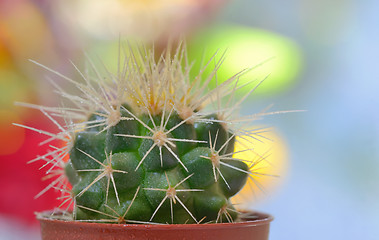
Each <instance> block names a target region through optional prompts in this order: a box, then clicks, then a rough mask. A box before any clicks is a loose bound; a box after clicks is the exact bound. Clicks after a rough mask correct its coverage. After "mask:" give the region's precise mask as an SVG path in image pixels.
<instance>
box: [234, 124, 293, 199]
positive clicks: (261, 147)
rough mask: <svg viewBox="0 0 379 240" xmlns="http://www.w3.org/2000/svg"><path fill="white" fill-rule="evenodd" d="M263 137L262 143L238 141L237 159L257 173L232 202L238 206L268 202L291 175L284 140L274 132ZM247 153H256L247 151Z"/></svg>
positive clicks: (243, 139)
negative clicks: (262, 201)
mask: <svg viewBox="0 0 379 240" xmlns="http://www.w3.org/2000/svg"><path fill="white" fill-rule="evenodd" d="M254 129H260V128H254ZM260 135H261V136H263V137H264V138H261V137H259V139H260V140H262V141H255V140H254V141H251V140H250V139H246V138H241V137H237V138H236V144H235V152H236V154H234V155H233V157H234V158H238V159H243V160H244V161H245V162H246V163H247V164H248V165H249V166H250V171H251V172H253V174H252V175H251V177H250V178H249V179H248V181H247V183H246V185H245V186H244V188H243V189H242V190H241V192H240V193H239V194H237V195H236V196H234V197H233V198H232V202H233V203H235V204H238V205H237V206H240V204H242V203H243V204H244V205H246V206H248V205H250V204H251V203H253V202H256V201H258V200H262V199H264V198H265V197H267V196H268V194H269V193H271V192H273V191H274V190H275V189H276V188H278V187H279V186H280V185H281V184H282V183H283V181H284V179H285V177H286V175H287V168H288V156H287V155H288V154H287V148H286V144H285V142H284V140H283V139H282V138H281V137H280V136H279V135H278V134H277V133H275V132H274V131H273V130H270V131H267V132H266V131H265V132H264V133H260ZM268 139H269V140H268ZM245 149H253V150H249V151H243V150H245ZM239 151H242V152H239Z"/></svg>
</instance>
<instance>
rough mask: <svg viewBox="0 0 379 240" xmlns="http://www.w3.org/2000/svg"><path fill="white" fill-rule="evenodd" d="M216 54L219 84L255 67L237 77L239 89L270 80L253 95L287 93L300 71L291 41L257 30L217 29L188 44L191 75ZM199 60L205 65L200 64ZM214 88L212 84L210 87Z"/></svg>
mask: <svg viewBox="0 0 379 240" xmlns="http://www.w3.org/2000/svg"><path fill="white" fill-rule="evenodd" d="M215 53H217V55H216V56H215V58H214V63H216V62H217V61H218V60H219V59H220V58H221V57H223V58H224V61H223V62H222V65H221V67H220V69H219V71H218V74H217V81H218V83H221V82H223V81H225V80H227V79H228V78H229V77H231V76H233V75H234V74H236V73H238V72H240V71H241V70H243V69H250V68H254V67H256V68H255V69H252V70H251V71H249V72H247V73H245V74H244V75H243V76H241V77H240V81H239V84H240V86H242V85H244V84H246V83H247V82H250V81H254V80H256V82H257V83H258V82H259V81H261V80H262V79H264V78H265V77H267V76H269V77H268V78H267V80H265V81H264V82H263V83H262V84H261V85H260V86H259V88H258V89H257V90H256V91H255V93H256V94H259V93H264V94H275V93H278V92H280V91H285V90H288V89H290V88H291V87H292V86H294V84H295V83H296V81H297V80H298V75H299V73H300V71H301V69H302V67H303V60H302V53H301V50H300V48H299V46H298V45H297V44H296V43H295V42H294V41H292V40H291V39H289V38H286V37H284V36H281V35H279V34H276V33H273V32H269V31H266V30H263V29H257V28H249V27H243V26H238V25H220V26H217V27H215V28H210V29H206V30H204V31H203V32H202V33H200V34H199V35H198V36H196V37H195V38H194V39H192V41H191V42H190V43H189V59H190V61H195V63H194V67H193V70H192V73H193V74H196V73H197V72H199V70H200V69H201V68H202V65H204V64H205V63H206V61H208V59H210V58H212V56H214V55H215ZM224 53H225V55H224ZM199 59H204V61H205V62H203V64H202V63H201V61H199ZM214 63H211V64H210V65H209V67H208V68H207V69H206V71H205V75H207V74H210V73H211V71H212V69H213V68H214V66H215V64H214ZM215 85H216V83H215V80H214V81H213V82H212V87H214V86H215ZM246 91H247V90H245V91H244V92H246Z"/></svg>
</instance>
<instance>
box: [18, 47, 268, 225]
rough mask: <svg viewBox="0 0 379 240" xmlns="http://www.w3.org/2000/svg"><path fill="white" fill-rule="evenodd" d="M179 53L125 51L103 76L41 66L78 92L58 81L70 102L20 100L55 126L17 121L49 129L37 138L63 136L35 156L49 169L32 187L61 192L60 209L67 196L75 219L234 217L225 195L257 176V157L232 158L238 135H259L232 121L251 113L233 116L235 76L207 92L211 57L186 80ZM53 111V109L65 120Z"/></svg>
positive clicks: (119, 220) (186, 69)
mask: <svg viewBox="0 0 379 240" xmlns="http://www.w3.org/2000/svg"><path fill="white" fill-rule="evenodd" d="M185 58H186V52H185V49H183V48H181V47H179V48H178V49H177V50H176V52H175V54H174V55H173V56H171V55H170V51H167V53H166V55H164V56H163V55H162V56H161V58H160V60H159V61H156V60H155V59H156V58H155V56H154V54H153V52H152V51H150V52H149V51H147V50H146V49H144V50H142V51H139V52H138V53H132V54H130V55H128V56H126V58H125V60H126V61H125V64H124V69H122V68H121V66H120V71H119V72H118V73H117V74H116V75H112V74H108V75H107V78H108V79H106V80H105V81H104V79H103V78H102V77H101V76H100V74H99V72H98V70H97V69H92V70H94V71H93V72H94V73H95V76H96V77H95V79H94V78H93V76H87V75H85V74H83V73H81V72H80V75H81V76H82V77H83V79H84V83H81V82H79V81H75V80H72V79H70V78H68V77H65V76H63V75H62V74H59V73H57V72H55V71H53V70H51V69H49V68H47V67H45V68H46V69H48V70H50V71H52V72H53V73H55V74H58V76H60V77H63V79H65V80H68V81H69V82H70V83H73V84H74V85H75V86H76V87H77V89H78V90H79V91H81V92H82V94H81V95H70V94H68V93H67V92H65V91H63V90H62V89H61V88H60V87H57V91H58V92H59V93H60V95H61V96H62V97H63V98H64V99H67V100H69V101H71V105H73V107H58V108H54V107H44V106H36V105H32V104H24V105H25V106H27V107H31V108H37V109H39V110H41V111H42V112H43V114H44V115H45V116H46V117H48V118H49V119H50V120H52V122H53V123H54V124H55V125H56V126H57V127H58V128H59V129H60V130H61V132H59V133H48V132H45V131H43V130H38V129H33V128H31V127H26V126H23V127H26V128H28V129H31V130H34V131H37V132H39V133H42V134H45V135H47V136H49V137H50V139H48V140H47V141H46V142H45V143H48V142H50V141H51V140H60V141H63V142H65V143H66V144H65V146H64V147H55V146H52V149H51V151H49V152H48V153H46V154H45V155H43V156H40V157H37V158H36V159H35V160H43V161H47V163H45V164H44V166H43V167H45V166H48V165H49V164H50V165H52V166H51V167H50V169H48V170H47V174H48V175H49V176H48V177H47V179H51V178H53V177H56V176H58V178H57V179H56V180H54V181H53V182H52V183H51V184H50V185H49V186H48V187H47V188H46V189H44V190H43V191H42V192H41V193H40V194H39V195H41V194H43V193H44V192H46V190H48V189H49V188H54V189H58V190H60V191H61V192H62V194H63V195H64V196H62V197H61V199H63V200H64V201H63V203H62V205H61V206H63V205H64V204H68V207H67V208H66V210H68V209H69V207H70V204H72V203H73V204H74V207H73V212H72V215H70V216H72V218H73V220H80V221H97V222H111V223H208V222H216V223H217V222H225V221H228V222H232V221H235V220H236V219H238V211H237V210H236V209H235V208H234V206H233V204H232V203H231V200H230V198H231V197H233V196H234V195H235V194H237V193H238V192H239V191H240V190H241V188H242V187H243V186H244V185H245V183H246V181H247V178H248V177H250V178H253V177H254V176H259V172H258V171H256V170H254V169H252V168H254V167H256V166H257V165H258V163H259V162H260V161H261V160H259V161H257V162H254V160H250V162H249V161H248V162H249V166H248V165H247V164H246V163H245V161H243V160H242V159H238V158H234V144H235V142H236V141H238V138H237V137H243V138H244V139H246V140H247V141H249V142H252V141H254V140H256V139H257V138H259V137H261V136H260V134H259V132H258V133H257V134H256V135H254V131H245V130H243V129H242V127H241V126H239V125H238V123H239V122H241V123H246V122H249V121H252V120H255V119H257V117H259V116H260V115H259V114H258V115H252V116H250V117H247V118H240V119H239V120H238V121H234V120H237V117H236V115H237V113H235V112H236V110H237V109H238V108H239V107H240V104H241V103H242V100H237V101H236V100H235V91H236V89H237V88H236V86H237V82H238V76H239V75H238V74H237V75H236V76H234V77H232V78H231V79H229V80H228V81H226V82H224V83H222V84H220V85H219V86H218V87H216V88H215V89H212V90H209V89H208V88H207V85H208V83H209V81H210V80H211V79H212V78H213V77H214V76H215V74H216V71H217V69H218V67H219V65H217V66H216V67H215V70H214V72H213V73H212V74H211V75H210V76H208V77H207V78H206V79H202V77H201V73H200V75H199V77H197V78H195V79H189V69H190V67H189V65H188V64H183V62H185V61H184V59H185ZM162 59H163V60H162ZM220 62H221V61H220ZM39 65H40V66H42V65H41V64H39ZM183 65H184V66H183ZM254 89H255V88H253V89H252V90H251V91H250V92H249V93H248V94H246V95H245V96H244V97H243V99H245V98H246V97H247V96H248V95H249V94H250V93H252V92H253V91H254ZM225 100H226V101H225ZM224 102H227V104H226V105H223V103H224ZM212 106H217V108H216V109H214V108H213V109H211V108H210V107H212ZM55 117H62V118H63V119H64V122H65V125H62V124H60V123H59V121H57V120H55ZM19 126H22V125H19ZM250 150H251V149H246V150H242V151H250ZM239 152H241V150H240V151H239ZM67 155H68V156H69V160H68V161H67V160H65V159H66V156H67ZM253 157H254V156H253ZM253 157H252V159H253ZM35 160H33V161H35ZM66 180H68V182H69V183H70V184H68V186H69V185H71V186H72V188H70V187H67V184H66V183H67V182H66ZM254 182H255V180H254ZM67 194H68V195H67ZM39 195H38V196H39ZM68 200H71V201H70V202H68ZM61 206H59V207H61Z"/></svg>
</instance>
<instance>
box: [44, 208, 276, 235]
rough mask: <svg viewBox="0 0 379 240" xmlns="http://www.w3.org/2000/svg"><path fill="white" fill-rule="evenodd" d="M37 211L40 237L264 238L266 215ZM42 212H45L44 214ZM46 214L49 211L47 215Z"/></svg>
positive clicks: (269, 219) (268, 218)
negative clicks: (69, 215) (116, 215)
mask: <svg viewBox="0 0 379 240" xmlns="http://www.w3.org/2000/svg"><path fill="white" fill-rule="evenodd" d="M43 216H44V214H39V216H38V217H37V218H38V219H39V221H40V223H41V233H42V240H66V239H67V240H73V239H75V240H87V239H88V240H89V239H90V240H100V239H104V240H105V239H124V240H125V239H134V240H140V239H149V240H173V239H175V240H182V239H183V240H195V239H196V240H201V239H204V240H213V239H214V240H216V239H217V240H223V239H228V240H230V239H233V240H267V239H268V234H269V227H270V222H271V221H272V220H273V218H272V217H271V216H270V215H267V214H263V213H257V212H248V214H246V216H247V217H245V218H244V219H243V221H241V222H238V223H217V224H172V225H142V224H141V225H138V224H107V223H88V222H78V221H64V220H56V219H49V218H47V217H43ZM45 216H46V214H45ZM47 216H49V215H47Z"/></svg>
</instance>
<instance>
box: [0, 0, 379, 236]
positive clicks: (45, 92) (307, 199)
mask: <svg viewBox="0 0 379 240" xmlns="http://www.w3.org/2000/svg"><path fill="white" fill-rule="evenodd" d="M378 13H379V2H378V1H369V0H368V1H357V0H355V1H354V0H350V1H349V0H345V1H342V0H336V1H326V0H319V1H315V0H305V1H304V0H303V1H286V2H285V3H284V2H283V1H279V0H271V1H263V0H254V1H250V0H229V1H223V0H206V1H205V0H162V1H155V0H144V1H137V0H108V1H104V0H77V1H74V0H66V1H63V0H57V1H47V0H34V1H32V0H1V1H0V134H1V137H0V189H1V193H0V239H7V240H8V239H32V240H33V239H39V226H38V222H37V221H36V220H35V218H34V214H33V212H35V211H42V210H46V209H52V208H53V207H54V206H58V205H59V202H57V201H56V200H55V198H56V196H57V193H55V192H54V191H49V192H47V193H45V194H43V196H41V197H39V198H38V199H34V196H36V195H37V194H38V193H39V192H40V191H41V190H42V189H43V188H44V187H45V186H47V185H48V184H49V181H41V178H42V177H43V175H44V171H39V170H38V168H39V167H40V166H41V165H40V164H38V163H34V164H29V165H27V164H26V162H27V161H28V160H31V159H33V158H34V157H35V156H36V155H38V154H42V153H44V151H46V147H47V146H40V147H38V143H39V142H41V141H43V140H44V139H46V138H45V137H44V136H42V135H41V134H38V133H35V132H33V131H29V130H24V129H22V128H18V127H16V126H12V125H11V124H12V123H15V122H16V123H20V124H25V125H28V126H32V127H35V128H42V129H44V130H47V131H54V130H55V127H54V125H53V124H52V123H51V122H50V121H49V119H47V118H46V117H44V115H43V114H41V113H40V112H38V111H36V110H30V109H26V108H22V107H18V106H15V105H14V102H15V101H18V102H29V103H35V104H42V105H48V106H56V105H58V104H59V99H57V97H56V95H54V93H53V86H52V85H51V84H50V83H49V81H48V80H47V78H46V76H49V77H51V78H53V79H54V81H56V82H58V84H60V85H61V86H62V87H65V83H64V82H61V80H60V79H58V78H56V77H54V76H52V75H51V74H49V73H48V72H46V70H43V69H41V68H40V67H38V66H36V65H35V64H33V63H31V62H30V61H29V59H33V60H35V61H37V62H40V63H42V64H44V65H46V66H48V67H50V68H52V69H54V70H57V71H59V72H61V73H64V74H65V75H68V76H73V77H75V74H76V73H75V69H74V67H73V66H72V65H71V64H70V60H72V61H73V62H74V63H75V64H76V65H77V66H79V68H81V67H82V66H84V62H85V57H84V52H86V53H88V54H89V55H90V56H94V57H95V58H99V59H101V61H103V62H104V63H105V65H107V67H108V68H109V69H111V70H115V69H116V68H115V66H116V64H117V52H118V43H119V39H127V38H128V36H133V37H137V38H139V39H141V40H142V41H145V42H146V43H147V44H152V43H154V44H155V46H157V49H159V47H162V46H164V45H165V44H166V42H167V40H168V39H167V36H168V35H171V36H173V37H174V39H175V37H177V38H179V37H180V36H185V38H186V39H187V45H188V54H189V59H190V60H191V61H193V60H196V62H195V64H194V67H193V72H196V71H198V70H199V66H200V65H199V63H200V60H199V59H202V58H203V57H205V59H207V58H209V57H211V56H212V55H213V54H214V52H215V51H217V50H219V52H221V53H222V52H224V50H226V53H225V59H226V60H225V62H224V64H223V66H222V67H221V69H220V71H219V74H218V78H219V81H223V80H225V79H227V78H228V77H230V76H232V75H233V74H235V73H236V72H238V71H240V70H242V69H243V68H246V67H252V66H257V68H256V69H255V70H252V71H250V72H248V73H247V74H246V75H244V76H243V77H242V78H241V81H240V82H241V84H243V83H245V82H247V81H249V80H251V79H257V81H260V80H261V79H263V78H264V77H265V76H267V75H269V77H268V78H267V80H265V81H264V82H263V83H262V84H261V85H260V86H259V88H258V89H257V91H256V92H254V93H253V94H252V95H251V96H249V97H248V98H247V101H246V102H245V103H244V105H243V106H242V108H241V113H242V114H253V113H256V112H260V111H262V110H263V109H265V108H266V107H268V106H270V105H271V104H273V106H272V107H271V108H270V110H272V111H278V110H307V111H306V112H301V113H288V114H281V115H275V116H267V117H265V118H264V119H263V120H261V121H258V122H257V123H256V124H257V126H274V128H273V130H272V131H271V132H270V133H269V135H267V137H268V138H270V139H272V140H273V141H270V142H268V143H266V144H257V146H256V148H257V149H259V151H261V152H262V154H265V153H267V155H269V156H268V157H267V159H268V161H269V162H270V163H271V164H268V165H267V166H266V167H267V168H269V171H270V172H272V174H278V175H280V177H279V178H262V179H260V183H261V184H262V186H263V187H262V189H257V187H255V189H254V190H255V191H254V192H255V194H254V195H252V194H251V193H249V191H248V190H244V192H243V194H242V195H243V198H244V199H245V200H246V199H247V200H248V204H247V205H246V206H245V207H247V208H250V209H257V210H260V211H265V212H268V213H270V214H272V215H273V216H274V217H275V221H274V222H273V223H272V227H271V232H270V239H272V240H279V239H291V240H293V239H299V240H302V239H308V240H310V239H367V240H371V239H372V240H374V239H378V236H379V228H378V226H379V217H378V216H379V201H378V199H379V187H378V183H379V111H378V106H379V97H378V94H377V92H378V90H379V66H378V62H379V59H378V56H379V46H378V43H379V14H378ZM216 58H217V56H216ZM260 63H264V64H262V65H260ZM191 74H194V73H191ZM214 85H215V83H213V84H210V87H214ZM239 94H241V96H243V94H244V93H243V92H241V93H239ZM253 188H254V187H253ZM262 190H263V191H262ZM240 200H241V199H238V200H236V201H237V202H238V201H240Z"/></svg>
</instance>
